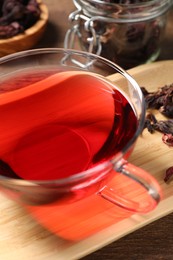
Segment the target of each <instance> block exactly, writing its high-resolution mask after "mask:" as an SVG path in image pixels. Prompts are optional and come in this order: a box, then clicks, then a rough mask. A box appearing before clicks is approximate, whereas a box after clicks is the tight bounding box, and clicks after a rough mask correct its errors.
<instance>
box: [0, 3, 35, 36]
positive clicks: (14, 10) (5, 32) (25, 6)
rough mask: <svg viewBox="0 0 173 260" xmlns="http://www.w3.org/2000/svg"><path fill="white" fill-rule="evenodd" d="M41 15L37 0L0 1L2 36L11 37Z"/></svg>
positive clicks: (26, 27) (0, 32)
mask: <svg viewBox="0 0 173 260" xmlns="http://www.w3.org/2000/svg"><path fill="white" fill-rule="evenodd" d="M39 17H40V8H39V4H38V3H37V1H36V0H3V1H0V38H1V39H5V38H10V37H12V36H15V35H17V34H19V33H22V32H24V30H26V29H28V28H29V27H31V26H32V25H33V24H35V22H36V21H37V20H38V19H39Z"/></svg>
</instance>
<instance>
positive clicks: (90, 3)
mask: <svg viewBox="0 0 173 260" xmlns="http://www.w3.org/2000/svg"><path fill="white" fill-rule="evenodd" d="M73 2H74V4H75V6H76V7H77V8H78V9H82V10H83V12H84V14H85V15H87V16H90V17H92V16H104V17H107V18H113V19H115V20H116V22H117V23H127V22H138V21H145V20H149V19H154V18H155V17H158V16H160V15H162V14H164V13H165V12H167V11H168V9H169V8H170V7H171V5H172V4H173V1H172V0H162V1H160V0H73Z"/></svg>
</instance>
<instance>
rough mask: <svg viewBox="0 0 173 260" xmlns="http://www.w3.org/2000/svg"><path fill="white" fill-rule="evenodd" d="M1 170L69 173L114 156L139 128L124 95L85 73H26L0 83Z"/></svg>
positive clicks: (42, 175)
mask: <svg viewBox="0 0 173 260" xmlns="http://www.w3.org/2000/svg"><path fill="white" fill-rule="evenodd" d="M0 92H1V94H0V117H1V126H0V142H1V147H0V174H1V175H4V176H8V177H11V178H22V179H25V180H54V179H61V178H65V177H69V176H72V175H74V174H76V173H79V172H82V171H85V170H87V169H90V168H92V167H93V166H96V165H97V164H99V163H100V162H103V161H105V160H108V159H110V158H112V157H113V156H114V155H115V154H116V153H118V152H119V151H121V150H122V148H123V147H124V146H125V145H126V144H127V143H128V142H129V140H131V138H132V137H133V136H134V133H135V132H136V129H137V118H136V115H135V112H134V110H133V108H132V106H131V105H130V103H129V101H128V100H127V99H126V97H125V96H124V95H123V94H122V93H121V92H120V91H119V90H118V89H117V88H116V86H113V85H112V84H111V83H109V82H108V81H106V80H105V79H104V78H101V77H100V76H97V75H95V74H92V73H87V72H79V74H77V72H74V71H73V72H70V71H55V70H51V69H50V70H49V69H46V70H35V71H25V72H22V73H19V74H18V75H16V74H15V75H12V76H9V75H8V77H6V78H3V79H2V80H1V84H0Z"/></svg>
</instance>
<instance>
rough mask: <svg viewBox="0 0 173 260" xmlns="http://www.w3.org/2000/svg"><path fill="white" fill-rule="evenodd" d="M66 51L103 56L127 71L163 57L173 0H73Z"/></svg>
mask: <svg viewBox="0 0 173 260" xmlns="http://www.w3.org/2000/svg"><path fill="white" fill-rule="evenodd" d="M73 2H74V5H75V6H76V8H77V10H76V11H75V12H73V13H71V14H70V15H69V19H70V21H71V23H72V27H71V28H70V29H69V30H68V31H67V33H66V36H65V41H64V46H65V48H80V49H82V50H84V51H88V52H92V53H95V54H97V55H101V56H103V57H105V58H107V59H109V60H111V61H113V62H115V63H117V64H119V65H120V66H121V67H123V68H125V69H129V68H132V67H134V66H137V65H139V64H143V63H148V62H152V61H154V60H156V59H157V57H158V56H159V53H160V46H161V42H162V40H163V36H164V32H165V26H166V21H167V13H168V10H169V8H170V6H171V5H172V0H162V1H160V0H73Z"/></svg>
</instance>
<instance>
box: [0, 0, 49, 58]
mask: <svg viewBox="0 0 173 260" xmlns="http://www.w3.org/2000/svg"><path fill="white" fill-rule="evenodd" d="M38 3H39V6H40V10H41V14H40V19H39V20H38V21H37V22H36V23H35V24H34V25H33V26H32V27H30V28H28V29H27V30H25V31H24V32H23V33H20V34H18V35H16V36H13V37H11V38H8V39H2V40H0V57H2V56H5V55H8V54H11V53H15V52H18V51H23V50H27V49H30V48H32V47H33V46H34V45H35V44H36V43H37V42H38V41H39V40H40V38H41V37H42V35H43V33H44V31H45V28H46V25H47V21H48V8H47V6H46V5H45V4H43V3H42V1H41V0H38Z"/></svg>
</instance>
